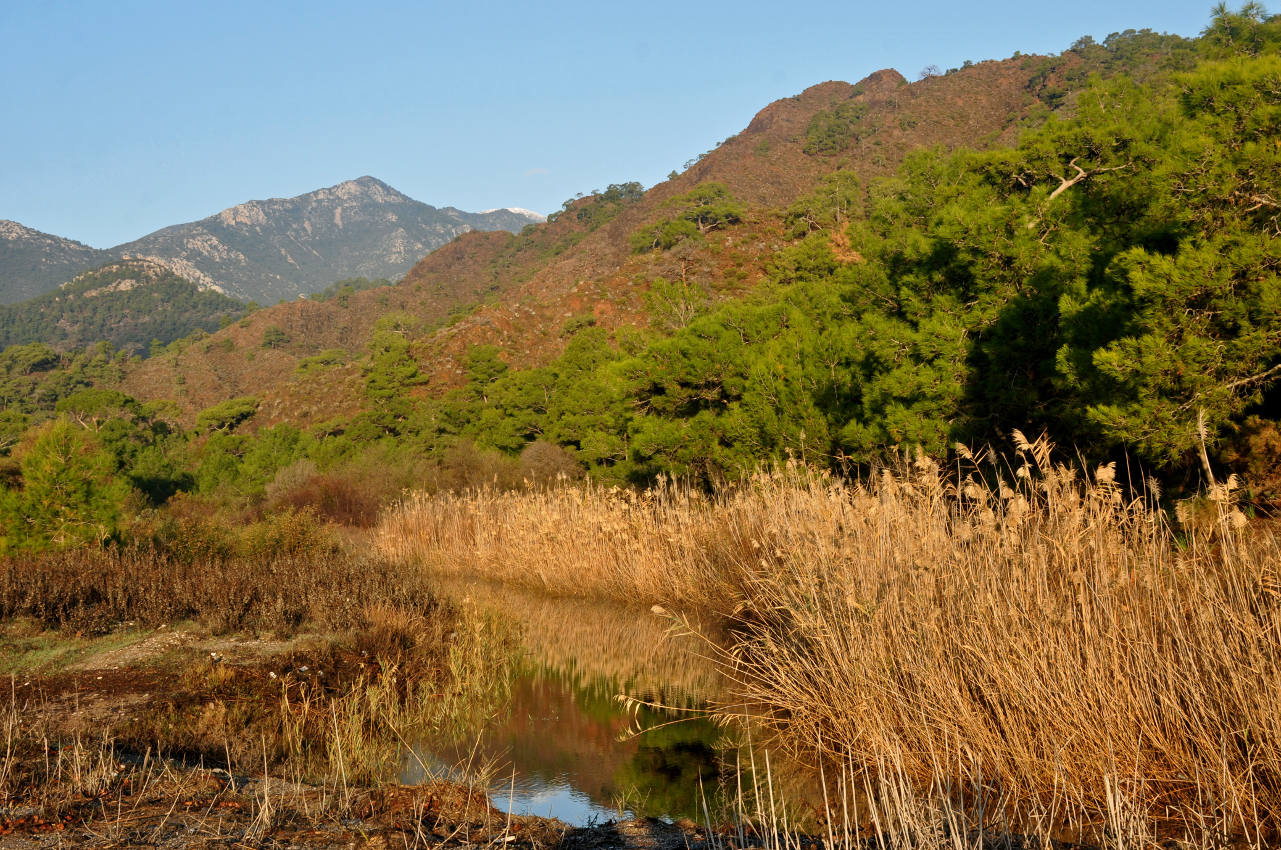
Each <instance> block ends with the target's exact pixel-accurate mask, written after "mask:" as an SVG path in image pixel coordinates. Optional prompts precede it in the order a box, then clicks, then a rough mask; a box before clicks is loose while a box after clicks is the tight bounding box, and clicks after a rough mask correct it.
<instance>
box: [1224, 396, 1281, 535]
mask: <svg viewBox="0 0 1281 850" xmlns="http://www.w3.org/2000/svg"><path fill="white" fill-rule="evenodd" d="M1222 455H1223V460H1224V462H1225V463H1227V464H1228V465H1229V466H1231V467H1233V468H1235V469H1237V470H1238V472H1239V473H1240V474H1241V477H1242V479H1243V480H1244V482H1245V487H1246V490H1247V496H1248V498H1249V500H1250V501H1251V502H1253V503H1254V504H1255V505H1257V506H1258V507H1260V508H1263V509H1265V510H1267V511H1269V512H1275V511H1276V510H1277V509H1278V508H1281V427H1278V423H1277V422H1275V421H1272V420H1269V419H1262V418H1260V417H1258V416H1251V417H1249V418H1248V419H1246V421H1245V422H1244V423H1243V424H1242V425H1241V426H1240V427H1239V429H1238V430H1237V433H1236V434H1235V435H1234V436H1233V438H1232V439H1231V440H1230V441H1229V442H1228V444H1227V446H1226V447H1225V448H1224V450H1223V452H1222Z"/></svg>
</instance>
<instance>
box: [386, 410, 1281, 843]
mask: <svg viewBox="0 0 1281 850" xmlns="http://www.w3.org/2000/svg"><path fill="white" fill-rule="evenodd" d="M1016 449H1017V450H1016V452H1015V453H1014V454H1013V455H1012V458H1013V460H1012V462H1011V463H1009V464H1006V465H999V466H998V465H994V464H982V465H980V464H979V463H977V462H976V461H975V460H974V459H973V458H969V459H963V460H962V461H960V465H959V468H958V469H954V470H952V471H951V472H950V473H945V472H944V471H943V470H940V469H939V468H938V466H937V465H935V464H933V463H932V462H931V461H929V460H928V459H925V458H917V459H916V461H915V463H903V464H900V465H899V466H898V467H896V468H894V469H886V470H883V471H881V472H880V473H878V474H876V475H874V476H871V477H869V478H867V479H866V480H864V481H861V482H857V483H845V482H841V481H838V480H834V479H832V478H830V477H827V476H824V475H820V474H816V473H812V472H810V471H808V470H805V469H803V468H799V467H789V468H785V469H776V470H773V471H767V472H763V473H761V474H758V475H756V476H753V477H752V478H751V479H750V480H749V481H747V482H745V483H743V484H742V485H739V486H735V487H729V488H725V489H722V490H720V491H718V492H717V493H715V494H713V495H711V496H706V495H702V494H700V493H697V492H693V491H691V490H688V489H686V488H682V487H679V486H675V485H672V484H664V485H662V486H660V487H658V488H657V489H655V490H654V491H651V492H649V493H646V494H633V493H626V492H620V491H614V490H602V489H599V488H593V487H590V486H587V487H580V488H572V489H565V490H561V491H556V492H544V493H529V494H521V495H511V494H497V493H487V492H483V491H482V492H474V493H470V494H465V495H445V494H440V495H437V496H434V497H426V496H421V497H411V498H409V499H407V500H406V501H405V502H404V503H403V504H402V505H401V506H400V508H399V509H398V510H397V511H395V512H393V513H392V514H391V515H390V516H388V517H387V518H386V519H385V521H384V522H383V524H382V526H381V528H380V537H379V540H380V546H381V549H382V551H383V552H384V553H386V554H387V555H388V556H389V557H392V558H394V559H405V560H409V561H412V562H414V563H418V564H423V565H426V566H427V567H428V568H430V569H432V570H439V571H443V572H451V573H465V572H471V573H474V574H483V575H488V576H492V577H495V578H500V579H504V580H511V581H517V582H520V583H524V584H528V585H533V586H535V587H538V588H539V589H542V590H548V591H553V592H558V593H562V594H566V595H580V596H582V595H593V594H596V595H602V596H609V597H622V598H631V599H636V600H640V601H645V602H647V603H651V602H652V603H661V604H675V605H677V606H688V605H705V606H710V607H712V608H714V609H715V610H717V611H719V612H720V613H722V614H723V615H724V616H726V617H727V618H728V619H729V620H730V622H731V624H732V631H733V639H732V642H731V646H730V648H729V649H728V650H727V651H726V652H725V654H724V655H723V656H722V665H723V667H724V669H725V671H726V672H727V673H728V674H729V676H730V677H731V678H732V680H733V681H734V682H735V683H736V688H735V691H736V694H735V696H734V698H733V699H732V700H731V701H730V702H731V703H733V704H726V705H724V706H723V707H722V708H721V713H722V714H723V715H724V716H725V717H727V718H734V717H737V718H740V719H743V718H750V722H751V723H752V724H753V725H754V726H756V727H757V728H759V727H760V726H761V725H764V726H765V727H767V728H768V729H769V730H770V731H771V732H772V733H773V743H772V745H771V746H773V747H775V748H785V749H787V750H789V751H790V752H791V753H792V754H793V755H795V756H797V757H799V758H801V759H802V760H805V761H808V762H809V763H810V764H813V765H816V766H817V765H820V764H821V765H822V766H823V770H824V774H825V775H826V776H827V777H828V783H827V785H828V789H829V802H830V807H829V815H830V822H831V823H832V824H833V830H834V833H839V832H840V829H841V827H840V825H842V824H846V823H848V824H852V825H851V826H850V829H852V830H853V832H850V833H846V839H847V840H854V839H855V838H856V837H857V836H858V835H860V834H863V835H865V834H867V833H865V832H864V833H860V832H859V830H860V829H866V830H870V831H872V832H875V833H877V834H881V835H890V836H893V837H895V838H896V840H901V841H904V842H907V843H909V844H918V845H929V844H935V843H939V842H941V843H945V844H948V843H950V844H956V842H957V841H961V844H965V845H966V846H968V843H967V842H966V841H965V840H963V839H958V838H957V836H962V837H963V836H965V835H979V836H982V835H983V834H984V831H989V834H990V831H995V832H996V833H1003V834H1005V835H1007V836H1008V835H1009V834H1010V833H1011V832H1012V831H1018V832H1021V833H1022V834H1024V835H1031V836H1040V837H1042V838H1044V839H1046V840H1049V838H1051V837H1054V836H1058V837H1061V836H1063V835H1065V834H1066V835H1071V836H1074V837H1078V838H1084V839H1088V840H1090V841H1094V842H1097V843H1100V844H1105V845H1109V846H1145V845H1147V844H1151V843H1155V842H1158V841H1166V840H1179V841H1184V842H1188V843H1191V844H1195V845H1197V846H1212V845H1216V844H1218V843H1222V842H1228V841H1234V842H1245V843H1246V844H1250V845H1254V846H1262V845H1265V844H1267V843H1268V842H1271V841H1273V840H1275V839H1276V837H1277V834H1278V827H1279V826H1281V710H1279V709H1278V705H1281V698H1279V695H1281V572H1279V570H1281V536H1278V534H1277V530H1276V528H1275V526H1272V525H1268V524H1264V523H1256V524H1243V520H1244V517H1242V516H1241V515H1240V514H1239V513H1238V512H1236V511H1235V510H1233V509H1232V507H1231V505H1230V498H1231V494H1230V492H1228V488H1227V487H1226V486H1219V487H1218V488H1216V490H1215V491H1213V492H1212V493H1211V494H1210V498H1209V500H1208V503H1209V505H1210V510H1211V511H1212V512H1213V514H1214V521H1213V522H1211V523H1208V525H1207V524H1205V523H1200V524H1198V526H1197V527H1194V528H1190V529H1187V530H1184V529H1180V528H1178V527H1171V524H1170V523H1169V522H1168V521H1167V517H1166V514H1165V513H1164V512H1162V511H1161V510H1159V509H1158V507H1157V506H1155V505H1154V504H1153V503H1151V502H1150V501H1149V500H1145V499H1144V498H1137V499H1135V498H1131V497H1129V496H1127V495H1126V494H1125V492H1124V491H1123V490H1122V489H1121V488H1120V487H1119V486H1118V485H1117V484H1116V483H1115V481H1114V473H1113V470H1112V468H1111V467H1101V468H1099V469H1097V470H1093V471H1088V472H1087V471H1082V470H1072V469H1069V468H1067V467H1065V466H1062V465H1058V464H1055V463H1053V462H1052V460H1051V456H1050V455H1051V451H1050V446H1049V444H1048V443H1047V442H1046V441H1045V440H1044V439H1042V440H1039V441H1036V442H1034V443H1030V442H1028V441H1027V440H1025V439H1023V437H1022V435H1016ZM963 454H968V453H963ZM1184 513H1186V512H1184ZM851 810H852V811H853V813H851ZM948 836H951V838H948ZM961 844H956V846H961Z"/></svg>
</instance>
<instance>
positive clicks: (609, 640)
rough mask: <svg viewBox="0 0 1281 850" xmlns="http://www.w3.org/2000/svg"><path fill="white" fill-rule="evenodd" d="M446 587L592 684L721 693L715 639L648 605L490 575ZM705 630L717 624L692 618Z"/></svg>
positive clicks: (676, 693) (674, 695)
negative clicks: (542, 589)
mask: <svg viewBox="0 0 1281 850" xmlns="http://www.w3.org/2000/svg"><path fill="white" fill-rule="evenodd" d="M439 586H440V589H441V590H443V591H445V592H446V593H448V594H450V595H453V596H455V597H461V598H470V599H471V600H473V601H475V602H476V603H477V604H479V605H481V606H483V607H486V608H489V609H492V610H495V611H499V612H501V613H502V614H503V616H506V617H508V618H509V619H510V620H512V621H513V622H514V623H516V624H517V625H518V626H519V629H520V633H521V642H522V643H523V645H524V647H525V650H526V652H527V653H528V655H529V657H530V660H531V661H533V662H534V663H535V664H536V665H539V666H545V667H547V668H549V669H550V670H552V671H555V672H556V673H558V674H563V675H567V676H570V677H571V678H572V679H573V680H574V681H575V682H576V683H578V684H580V685H586V684H588V683H589V682H591V681H593V680H597V681H604V682H608V683H609V685H608V687H611V688H616V690H615V691H614V693H616V694H618V693H626V694H628V695H629V696H634V697H637V698H640V699H645V700H653V701H659V702H662V703H664V704H665V705H672V706H682V707H684V706H688V705H690V704H693V703H701V702H705V701H706V700H708V699H709V698H713V697H716V696H717V695H719V694H720V692H721V689H720V677H719V673H718V671H717V668H716V665H715V663H714V662H713V661H712V660H711V659H709V658H707V657H705V653H706V652H707V650H708V644H707V643H706V641H705V640H704V639H703V638H700V637H697V636H695V635H692V634H690V633H689V631H687V628H686V625H685V624H683V623H682V624H679V625H678V624H676V623H674V622H673V620H672V619H671V618H670V617H668V616H666V615H661V614H656V613H655V612H653V611H651V610H650V609H648V608H641V607H638V606H634V605H623V604H619V603H614V602H609V601H599V600H585V599H564V598H557V597H552V596H546V595H544V594H538V593H531V592H522V591H520V590H517V589H515V588H513V587H511V586H504V585H497V584H493V583H490V582H482V581H466V580H462V579H452V580H443V581H442V582H441V584H440V585H439ZM689 625H690V626H692V627H693V628H696V629H698V630H699V631H700V632H701V633H702V634H704V635H710V634H711V632H712V629H713V628H714V627H713V626H712V625H711V624H710V623H707V624H703V623H699V622H697V621H691V622H690V624H689Z"/></svg>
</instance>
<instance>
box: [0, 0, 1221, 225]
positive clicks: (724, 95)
mask: <svg viewBox="0 0 1281 850" xmlns="http://www.w3.org/2000/svg"><path fill="white" fill-rule="evenodd" d="M366 5H368V6H370V7H372V8H371V9H365V8H359V7H363V6H366ZM1210 5H1211V0H1195V2H1188V1H1187V0H1160V2H1157V0H1136V2H1118V0H1078V2H1073V3H1071V4H1060V3H1042V2H1032V3H1028V2H1006V0H1000V2H990V3H963V2H944V0H917V2H911V3H903V2H899V3H895V2H885V1H884V0H879V2H875V3H872V2H861V0H859V1H858V2H854V0H845V1H844V2H827V0H813V2H808V3H780V2H755V0H751V2H749V1H748V0H742V2H732V3H731V2H706V3H698V2H668V1H667V0H657V2H642V3H625V4H624V3H612V2H609V1H608V0H596V2H545V3H538V2H506V3H486V2H453V3H448V4H446V3H438V2H417V3H412V2H400V3H380V2H377V0H368V2H366V3H360V4H357V3H356V2H347V3H337V2H329V0H308V2H299V3H293V2H273V0H253V1H252V2H242V0H219V2H195V0H171V1H170V2H139V1H138V0H110V2H108V0H94V2H83V1H82V2H72V1H71V0H65V1H64V2H58V1H57V0H49V2H40V1H39V0H0V75H2V79H3V85H2V87H0V115H2V116H3V127H2V128H0V218H9V219H14V220H16V221H20V222H22V223H23V224H26V225H28V226H30V227H34V228H37V229H39V230H44V231H48V232H51V233H56V234H58V235H60V236H65V237H68V238H72V239H78V240H80V241H82V242H86V243H88V244H90V245H93V246H95V247H109V246H111V245H113V244H116V243H119V242H123V241H127V240H130V239H134V238H137V237H139V236H142V235H143V234H145V233H148V232H150V231H152V230H155V229H156V228H159V227H162V226H165V225H168V224H175V223H178V222H183V221H191V220H194V219H198V218H203V217H204V216H207V215H211V214H213V213H215V212H217V211H218V210H221V209H223V208H225V207H228V206H231V205H233V204H237V203H241V202H243V201H246V200H250V199H254V198H266V197H284V196H289V195H296V194H300V193H302V192H307V191H310V190H312V189H316V188H319V187H321V186H330V185H333V184H334V183H338V182H340V181H342V180H345V179H349V178H353V177H358V176H360V175H363V174H371V175H373V176H375V177H378V178H380V179H382V180H385V181H386V182H388V183H390V184H391V185H392V186H395V187H396V188H398V189H400V190H401V191H403V192H405V193H406V194H408V195H411V196H413V197H415V198H417V199H419V200H422V201H425V202H427V203H429V204H434V205H436V206H445V205H452V206H456V207H460V208H462V209H465V210H472V211H475V210H481V209H486V208H490V207H500V206H517V207H526V208H529V209H533V210H537V211H539V212H544V213H546V212H550V211H552V210H554V209H557V208H559V206H560V204H561V202H562V201H564V200H565V199H566V198H569V197H571V196H573V195H574V194H575V193H577V192H588V191H591V190H592V189H594V188H603V187H604V186H605V185H607V184H609V183H616V182H621V181H625V180H640V181H641V182H643V183H644V184H645V185H646V186H649V185H652V184H653V183H655V182H657V181H659V180H661V179H663V178H664V177H665V176H666V175H667V173H668V172H669V171H671V170H672V169H680V168H681V167H682V164H683V163H684V162H685V161H686V160H688V159H690V158H692V157H695V156H697V155H698V154H699V153H701V152H703V151H705V150H708V149H709V148H712V147H713V146H715V145H716V144H717V143H718V142H719V141H720V140H722V139H724V138H725V137H726V136H729V135H732V134H734V133H736V132H738V131H739V130H741V129H742V128H743V127H744V126H746V125H747V123H748V122H749V121H750V120H751V118H752V116H753V115H754V114H755V113H756V112H757V111H758V110H759V109H760V108H761V107H763V106H765V105H766V104H768V103H770V102H771V101H773V100H776V99H778V98H780V97H786V96H788V95H791V94H795V93H797V92H799V91H801V90H802V89H804V88H806V87H808V86H810V85H813V84H815V83H818V82H822V81H824V80H831V79H841V80H848V81H851V82H854V81H857V80H859V79H861V78H862V77H864V76H866V75H867V74H869V73H871V72H872V71H875V70H877V69H879V68H886V67H892V68H896V69H898V70H899V71H900V72H902V73H903V74H904V76H906V77H908V78H909V79H915V78H916V77H917V75H918V73H919V72H920V70H921V69H922V68H924V67H925V66H927V65H938V66H939V67H940V68H943V69H946V68H948V67H952V66H956V65H960V64H961V62H962V61H963V60H965V59H973V60H976V61H977V60H981V59H994V58H1003V57H1006V56H1009V55H1010V54H1012V53H1014V52H1015V51H1016V50H1017V51H1022V52H1024V53H1051V52H1054V53H1057V52H1060V51H1062V50H1063V49H1065V48H1067V47H1068V46H1069V45H1070V44H1071V43H1072V42H1073V41H1075V40H1076V39H1077V38H1078V37H1080V36H1082V35H1086V34H1089V35H1093V36H1095V37H1096V38H1099V39H1102V38H1103V37H1104V36H1106V35H1107V34H1108V33H1110V32H1115V31H1119V30H1124V29H1126V28H1130V27H1134V28H1143V27H1148V28H1151V29H1154V30H1158V31H1164V32H1173V33H1179V34H1181V35H1196V34H1197V33H1199V32H1200V30H1201V29H1202V28H1203V27H1204V26H1205V25H1206V23H1207V22H1208V20H1209V14H1210V13H1209V9H1210ZM1230 5H1233V6H1236V5H1239V4H1237V3H1231V4H1230Z"/></svg>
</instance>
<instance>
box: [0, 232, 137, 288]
mask: <svg viewBox="0 0 1281 850" xmlns="http://www.w3.org/2000/svg"><path fill="white" fill-rule="evenodd" d="M109 259H111V252H109V251H100V250H98V249H97V248H90V247H89V246H88V245H85V244H83V243H80V242H75V241H73V240H71V239H63V238H62V237H61V236H53V235H52V234H49V233H41V232H40V231H39V230H32V229H31V228H30V227H25V226H23V225H21V224H18V222H16V221H6V220H3V219H0V304H15V303H17V302H19V301H25V300H27V299H28V298H34V297H35V296H37V295H39V294H41V293H43V292H48V291H49V290H51V289H53V288H54V287H56V286H57V285H58V284H60V283H62V282H63V281H65V280H67V279H68V278H70V277H71V276H73V275H75V274H77V273H79V272H82V271H84V270H85V269H87V268H92V267H93V266H98V265H101V264H103V263H105V262H106V261H107V260H109Z"/></svg>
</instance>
